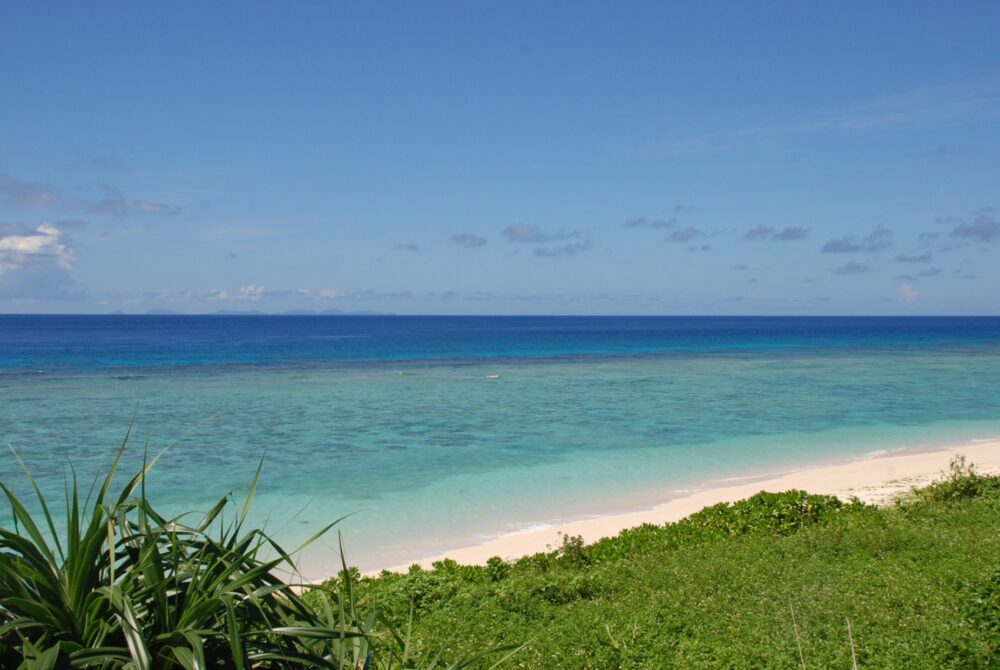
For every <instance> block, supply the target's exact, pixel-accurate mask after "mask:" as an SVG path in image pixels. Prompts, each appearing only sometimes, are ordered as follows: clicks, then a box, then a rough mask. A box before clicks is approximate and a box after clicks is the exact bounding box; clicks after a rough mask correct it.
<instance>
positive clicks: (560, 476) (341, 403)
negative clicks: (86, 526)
mask: <svg viewBox="0 0 1000 670" xmlns="http://www.w3.org/2000/svg"><path fill="white" fill-rule="evenodd" d="M0 408H2V409H0V439H2V440H3V442H4V444H5V445H9V446H10V447H11V448H13V449H14V450H16V452H17V453H18V455H19V456H20V457H21V458H22V459H23V460H24V461H25V463H26V464H27V465H28V466H29V467H30V468H31V470H32V472H33V473H34V475H35V476H36V478H37V479H38V481H39V482H40V484H41V485H42V487H43V489H45V490H46V491H47V492H51V494H52V496H53V498H54V499H56V500H58V499H59V496H60V494H61V493H62V491H63V482H64V477H65V476H66V473H67V471H68V464H69V463H72V464H73V465H74V467H75V468H76V469H77V471H78V472H79V473H80V475H81V477H82V478H87V477H90V476H93V474H94V473H96V472H97V471H99V470H100V468H101V467H103V466H105V465H106V464H107V462H108V460H109V458H110V457H111V456H112V455H113V453H114V452H115V450H116V448H117V446H118V445H119V444H120V442H121V440H122V438H123V436H124V435H125V432H126V430H127V429H128V427H129V425H130V424H131V425H132V436H131V439H130V448H129V450H128V452H127V456H126V466H125V471H126V472H129V473H131V471H132V469H134V468H136V467H138V465H139V464H140V463H141V461H142V458H143V452H144V450H148V451H149V452H150V453H158V452H160V451H161V450H163V449H167V451H166V453H165V454H164V456H163V458H162V460H161V461H160V462H159V463H158V464H157V466H156V467H155V469H154V471H153V474H152V475H151V477H150V482H149V489H150V492H151V495H152V496H153V498H154V502H155V503H156V504H158V505H160V506H162V507H164V508H165V509H167V510H170V511H172V512H176V513H180V512H183V511H191V510H205V509H207V508H208V507H209V506H210V505H211V503H212V502H214V501H215V500H216V499H218V498H219V497H220V496H222V495H224V494H226V493H227V492H232V493H233V495H234V496H235V497H236V498H237V499H239V498H240V496H242V495H244V494H245V492H246V489H247V485H248V484H249V482H250V481H251V479H252V477H253V473H254V471H255V469H256V467H257V464H258V461H259V460H260V458H261V457H263V458H264V469H263V479H262V482H261V485H260V488H259V492H258V495H257V498H256V500H255V503H254V513H253V517H252V521H253V522H254V523H259V524H264V525H265V526H266V527H267V529H268V530H270V531H272V532H274V533H275V534H277V536H278V539H279V540H281V541H282V542H283V544H285V545H286V546H287V547H289V548H291V547H293V546H295V544H296V543H297V542H299V541H301V540H302V539H304V538H306V537H307V536H309V535H310V534H312V533H313V532H314V531H315V530H317V529H318V528H320V527H321V526H322V525H323V524H325V523H326V522H328V521H332V520H333V519H336V518H339V517H341V516H343V515H350V516H348V518H346V519H345V520H343V521H342V522H340V523H339V524H338V526H337V528H338V529H339V530H340V531H341V533H342V534H343V542H344V546H345V549H346V553H347V559H348V562H349V563H351V564H354V565H358V566H359V567H361V568H362V569H365V570H371V569H378V568H382V567H387V566H390V565H396V564H400V563H405V562H408V561H413V560H416V559H419V558H421V557H424V556H427V555H431V554H436V553H439V552H441V551H442V550H444V549H448V548H455V547H461V546H467V545H471V544H476V543H479V542H482V541H484V540H486V539H489V538H492V537H496V536H500V535H504V534H508V533H517V532H523V531H524V530H525V529H528V528H533V527H539V526H543V525H545V524H550V523H553V522H554V521H559V520H566V519H573V518H583V517H588V516H594V515H601V514H608V513H614V512H622V511H629V510H635V509H641V508H644V507H649V506H651V505H653V504H654V503H656V502H661V501H663V500H665V499H667V498H669V497H673V496H676V495H681V494H683V492H685V491H689V490H691V489H694V488H697V487H699V486H703V485H705V484H706V483H707V482H711V481H718V480H721V479H728V478H737V477H744V476H752V475H760V474H765V473H769V472H775V471H779V470H787V469H791V468H796V467H802V466H804V465H808V464H814V463H819V462H826V461H834V460H839V459H847V458H853V457H859V456H864V455H866V454H870V453H875V452H880V451H883V450H884V451H889V450H894V449H903V448H919V447H929V446H934V445H940V444H949V443H955V442H961V441H967V440H974V439H986V438H996V437H1000V318H992V317H990V318H950V317H948V318H945V317H942V318H852V317H838V318H832V317H831V318H784V317H781V318H779V317H773V318H766V317H753V318H750V317H747V318H743V317H506V316H505V317H450V316H435V317H429V316H428V317H419V316H348V315H343V316H341V315H336V316H152V315H149V316H124V315H122V316H54V315H53V316H19V315H6V316H0ZM0 479H2V481H3V482H5V483H7V484H8V485H12V486H13V488H14V489H15V491H17V492H18V494H24V495H27V494H28V493H29V491H28V488H27V483H26V481H25V479H24V477H23V476H22V475H20V473H19V467H18V465H17V463H16V459H14V458H13V457H12V456H6V457H4V458H2V459H0ZM0 515H6V516H5V517H4V518H5V519H9V515H8V514H7V512H6V511H5V510H4V511H0ZM337 543H338V540H337V536H336V533H334V534H331V535H328V536H327V537H326V539H325V540H324V541H323V542H321V543H319V544H317V545H315V546H313V547H312V548H311V549H310V550H309V551H308V552H307V553H306V554H305V556H304V557H303V569H304V571H305V573H306V575H307V576H310V577H321V576H324V575H328V574H331V573H333V572H335V571H336V569H337V566H336V564H335V563H334V562H332V557H333V555H334V554H336V553H337V551H338V549H337ZM338 560H339V559H338Z"/></svg>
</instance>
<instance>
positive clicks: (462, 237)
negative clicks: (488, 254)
mask: <svg viewBox="0 0 1000 670" xmlns="http://www.w3.org/2000/svg"><path fill="white" fill-rule="evenodd" d="M448 239H450V240H451V241H452V242H453V243H454V244H456V245H458V246H460V247H462V248H463V249H478V248H479V247H484V246H486V238H485V237H480V236H479V235H473V234H472V233H455V234H454V235H452V236H451V237H450V238H448Z"/></svg>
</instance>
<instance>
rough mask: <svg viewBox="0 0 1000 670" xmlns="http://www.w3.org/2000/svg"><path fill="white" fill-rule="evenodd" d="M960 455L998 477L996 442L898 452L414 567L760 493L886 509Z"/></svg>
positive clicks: (563, 527)
mask: <svg viewBox="0 0 1000 670" xmlns="http://www.w3.org/2000/svg"><path fill="white" fill-rule="evenodd" d="M960 454H962V455H965V456H966V458H967V460H968V462H970V463H972V464H974V465H975V466H976V469H977V471H979V472H980V473H981V474H997V473H1000V439H991V440H976V441H972V442H966V443H962V444H954V445H949V446H943V447H940V448H935V449H922V450H919V451H899V452H893V453H887V454H881V455H877V456H870V457H867V458H863V459H858V460H853V461H849V462H845V463H837V464H827V465H819V466H816V467H811V468H803V469H800V470H796V471H793V472H786V473H781V474H778V475H774V476H767V477H760V478H754V479H743V480H730V481H726V482H713V483H709V484H708V485H707V486H706V487H705V488H703V489H701V490H698V491H696V492H694V493H692V494H690V495H686V496H683V497H679V498H672V499H670V500H667V501H666V502H664V503H662V504H660V505H657V506H655V507H653V508H651V509H647V510H642V511H638V512H630V513H626V514H616V515H611V516H603V517H598V518H591V519H582V520H577V521H569V522H566V523H556V524H553V525H551V526H549V527H545V528H541V529H537V530H528V531H524V532H521V533H517V534H512V535H505V536H503V537H499V538H496V539H493V540H490V541H488V542H485V543H483V544H479V545H475V546H469V547H462V548H457V549H454V550H451V551H447V552H445V553H442V554H440V555H436V556H428V557H426V558H424V559H422V560H420V561H417V563H418V564H419V565H421V566H423V567H430V565H431V563H433V562H434V561H438V560H441V559H443V558H451V559H454V560H456V561H458V562H459V563H464V564H483V563H485V562H486V561H487V560H488V559H489V558H490V557H492V556H501V557H503V558H505V559H514V558H518V557H520V556H525V555H528V554H533V553H536V552H539V551H546V550H547V549H549V548H554V547H557V546H559V544H560V543H561V536H562V535H580V536H582V537H583V539H584V541H585V542H594V541H596V540H599V539H601V538H604V537H610V536H613V535H616V534H618V533H619V532H621V531H622V530H624V529H626V528H632V527H635V526H639V525H642V524H644V523H652V524H663V523H667V522H670V521H677V520H679V519H683V518H684V517H686V516H689V515H690V514H693V513H694V512H697V511H699V510H701V509H702V508H704V507H707V506H709V505H714V504H716V503H720V502H734V501H737V500H742V499H744V498H748V497H750V496H752V495H754V494H755V493H757V492H759V491H787V490H788V489H804V490H806V491H809V492H811V493H823V494H830V495H835V496H838V497H840V498H843V499H844V500H848V499H850V498H851V497H852V496H856V497H857V498H859V499H861V500H862V501H864V502H867V503H872V504H886V503H889V502H891V501H892V500H893V499H894V498H895V497H896V496H897V495H898V494H900V493H904V492H906V491H908V490H909V489H910V488H911V487H913V486H921V485H924V484H927V483H929V482H931V481H933V480H934V479H938V478H940V476H941V474H942V472H943V471H945V470H946V469H947V468H948V464H949V463H950V462H951V460H952V459H953V458H955V457H956V456H958V455H960ZM408 567H409V564H407V565H399V566H394V567H392V568H390V569H391V570H393V571H405V570H406V569H407V568H408Z"/></svg>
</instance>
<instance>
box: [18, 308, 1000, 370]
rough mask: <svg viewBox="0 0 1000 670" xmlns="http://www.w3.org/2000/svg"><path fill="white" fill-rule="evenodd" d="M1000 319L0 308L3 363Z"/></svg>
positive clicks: (524, 346)
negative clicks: (65, 312)
mask: <svg viewBox="0 0 1000 670" xmlns="http://www.w3.org/2000/svg"><path fill="white" fill-rule="evenodd" d="M998 340H1000V317H926V318H919V317H918V318H912V317H911V318H898V317H863V318H862V317H807V318H806V317H533V316H521V317H518V316H514V317H509V316H504V317H478V316H473V317H457V316H347V315H345V316H340V315H336V316H333V315H331V316H152V315H149V316H55V315H52V316H21V315H0V369H4V370H7V371H27V372H50V371H62V372H66V371H78V370H93V369H97V368H144V367H149V366H182V365H220V364H248V365H301V364H310V363H323V362H337V361H373V362H375V361H407V360H427V359H430V360H461V359H481V358H489V357H558V356H570V355H579V356H586V355H616V354H646V353H656V352H661V353H665V352H672V351H673V352H684V351H688V352H722V351H738V350H751V349H781V348H812V349H840V348H843V347H876V348H879V347H881V348H908V347H919V346H948V345H955V346H976V345H995V344H996V343H997V341H998Z"/></svg>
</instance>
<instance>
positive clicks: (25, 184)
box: [0, 174, 59, 209]
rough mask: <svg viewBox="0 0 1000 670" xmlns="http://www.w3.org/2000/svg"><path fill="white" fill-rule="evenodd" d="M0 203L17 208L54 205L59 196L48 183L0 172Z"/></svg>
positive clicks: (57, 202) (57, 201) (56, 203)
mask: <svg viewBox="0 0 1000 670" xmlns="http://www.w3.org/2000/svg"><path fill="white" fill-rule="evenodd" d="M0 203H3V204H5V205H8V206H11V207H16V208H19V209H30V208H35V207H55V206H56V205H58V204H59V197H58V195H56V192H55V189H53V188H52V187H51V186H49V185H48V184H42V183H40V182H29V181H23V180H21V179H18V178H17V177H14V176H13V175H9V174H0Z"/></svg>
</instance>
